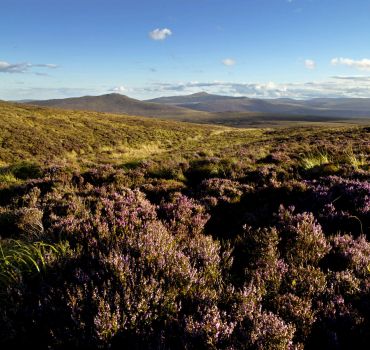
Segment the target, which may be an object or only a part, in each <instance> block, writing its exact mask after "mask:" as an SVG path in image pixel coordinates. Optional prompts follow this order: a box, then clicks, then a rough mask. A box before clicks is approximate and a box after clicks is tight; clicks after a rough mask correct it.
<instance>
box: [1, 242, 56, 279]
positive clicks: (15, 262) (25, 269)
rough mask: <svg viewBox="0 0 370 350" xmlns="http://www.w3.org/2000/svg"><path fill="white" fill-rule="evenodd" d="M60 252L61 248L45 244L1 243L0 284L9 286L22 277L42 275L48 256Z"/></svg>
mask: <svg viewBox="0 0 370 350" xmlns="http://www.w3.org/2000/svg"><path fill="white" fill-rule="evenodd" d="M59 251H60V248H59V247H57V246H54V245H51V244H47V243H44V242H34V243H27V242H24V241H21V240H14V239H9V240H2V241H0V283H1V284H3V285H7V284H9V283H11V282H12V281H16V280H17V279H18V278H19V276H21V275H24V274H35V273H40V272H41V271H42V269H43V268H44V267H45V266H46V260H47V256H48V255H50V254H58V253H59Z"/></svg>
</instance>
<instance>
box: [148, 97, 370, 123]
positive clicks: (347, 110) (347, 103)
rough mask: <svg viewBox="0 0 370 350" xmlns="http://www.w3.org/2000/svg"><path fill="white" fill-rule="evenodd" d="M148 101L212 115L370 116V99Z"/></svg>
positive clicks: (176, 98) (179, 98)
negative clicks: (233, 113) (228, 113)
mask: <svg viewBox="0 0 370 350" xmlns="http://www.w3.org/2000/svg"><path fill="white" fill-rule="evenodd" d="M147 102H150V103H161V104H167V105H170V106H177V107H182V108H188V109H194V110H197V111H204V112H210V113H225V112H254V113H269V114H271V113H272V114H279V115H280V114H289V115H307V116H320V117H345V118H350V117H370V99H365V98H316V99H311V100H294V99H287V98H284V99H256V98H248V97H232V96H220V95H211V94H207V93H197V94H192V95H187V96H171V97H160V98H156V99H152V100H148V101H147Z"/></svg>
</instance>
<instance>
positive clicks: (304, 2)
mask: <svg viewBox="0 0 370 350" xmlns="http://www.w3.org/2000/svg"><path fill="white" fill-rule="evenodd" d="M0 33H1V34H0V99H3V100H19V99H49V98H64V97H72V96H82V95H101V94H106V93H112V92H117V93H121V94H125V95H128V96H130V97H133V98H138V99H149V98H154V97H159V96H171V95H185V94H191V93H196V92H200V91H206V92H208V93H216V94H224V95H232V96H248V97H260V98H297V99H308V98H315V97H369V98H370V1H369V0H351V1H349V0H0Z"/></svg>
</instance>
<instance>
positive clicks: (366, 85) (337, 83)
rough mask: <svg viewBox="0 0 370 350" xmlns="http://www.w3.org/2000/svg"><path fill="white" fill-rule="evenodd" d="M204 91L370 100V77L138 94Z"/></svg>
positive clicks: (173, 86)
mask: <svg viewBox="0 0 370 350" xmlns="http://www.w3.org/2000/svg"><path fill="white" fill-rule="evenodd" d="M200 91H207V92H208V93H213V94H221V95H230V96H248V97H251V98H294V99H310V98H320V97H329V98H330V97H332V98H339V97H353V98H357V97H361V98H370V76H369V77H366V76H357V77H356V76H352V77H350V76H343V77H341V76H337V77H331V78H330V79H328V80H326V81H311V82H296V83H294V82H290V83H275V82H272V81H271V82H264V83H258V82H240V83H235V82H225V81H214V82H179V83H157V84H154V85H152V86H150V87H146V88H143V89H139V88H138V89H135V91H134V92H135V93H139V94H143V95H144V94H147V95H154V96H159V95H161V96H165V95H170V94H174V95H182V94H192V93H196V92H200Z"/></svg>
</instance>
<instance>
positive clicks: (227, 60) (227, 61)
mask: <svg viewBox="0 0 370 350" xmlns="http://www.w3.org/2000/svg"><path fill="white" fill-rule="evenodd" d="M222 63H223V64H224V65H225V66H234V65H235V64H236V61H235V60H233V59H232V58H225V59H224V60H223V61H222Z"/></svg>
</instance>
